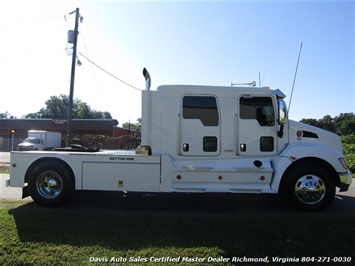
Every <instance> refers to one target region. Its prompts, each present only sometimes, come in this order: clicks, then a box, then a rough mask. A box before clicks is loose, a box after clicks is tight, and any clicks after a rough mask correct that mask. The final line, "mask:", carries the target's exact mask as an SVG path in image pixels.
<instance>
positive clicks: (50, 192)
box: [28, 161, 75, 207]
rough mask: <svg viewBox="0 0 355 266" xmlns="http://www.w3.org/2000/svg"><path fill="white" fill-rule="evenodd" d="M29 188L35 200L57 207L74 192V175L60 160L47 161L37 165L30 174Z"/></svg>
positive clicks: (41, 203) (43, 204)
mask: <svg viewBox="0 0 355 266" xmlns="http://www.w3.org/2000/svg"><path fill="white" fill-rule="evenodd" d="M28 188H29V192H30V195H31V197H32V198H33V200H34V201H35V202H37V203H38V204H40V205H42V206H46V207H56V206H59V205H61V204H63V203H64V202H65V201H67V200H68V199H69V198H70V197H71V196H72V195H73V193H74V189H75V186H74V177H73V176H72V174H71V172H70V171H69V170H68V168H67V167H66V166H65V165H63V164H62V163H60V162H56V161H46V162H42V163H40V164H39V165H37V166H36V167H35V168H34V170H33V171H32V173H31V174H30V176H29V180H28Z"/></svg>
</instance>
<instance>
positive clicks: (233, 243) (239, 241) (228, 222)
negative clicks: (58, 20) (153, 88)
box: [0, 194, 355, 265]
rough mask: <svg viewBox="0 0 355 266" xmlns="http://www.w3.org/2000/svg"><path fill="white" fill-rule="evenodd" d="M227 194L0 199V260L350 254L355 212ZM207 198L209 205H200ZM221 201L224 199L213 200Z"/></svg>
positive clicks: (13, 262)
mask: <svg viewBox="0 0 355 266" xmlns="http://www.w3.org/2000/svg"><path fill="white" fill-rule="evenodd" d="M99 195H100V194H99ZM96 197H97V196H96ZM153 198H154V197H153ZM90 199H91V200H92V202H90ZM216 199H219V200H222V201H219V202H218V203H216V202H215V200H216ZM230 199H231V197H230V196H228V197H226V198H222V199H221V198H212V199H207V200H206V199H205V198H202V199H201V198H195V197H193V198H189V199H188V200H185V199H181V198H177V199H175V202H174V199H173V201H172V202H170V203H168V201H169V200H166V198H159V197H158V198H157V199H150V198H148V199H144V201H145V202H143V203H142V201H143V199H142V198H140V197H136V198H133V199H131V202H130V203H125V199H124V198H120V199H119V200H120V201H121V202H118V201H119V200H118V201H117V199H116V198H111V199H110V200H114V201H115V203H112V202H111V203H108V202H106V203H105V202H104V203H93V202H96V200H97V199H96V200H95V199H94V198H92V197H91V196H90V197H89V199H88V201H89V202H88V203H85V204H83V203H82V202H80V200H79V203H74V204H72V205H70V206H65V207H61V208H57V209H48V208H42V207H39V206H37V205H36V204H35V203H32V202H30V203H28V202H27V203H24V202H21V201H18V202H17V201H4V200H2V201H0V232H1V234H0V265H92V264H93V263H92V262H90V260H91V261H93V260H97V261H99V259H102V260H108V261H110V260H111V259H112V258H114V259H115V260H116V261H122V260H127V262H128V263H126V264H127V265H130V264H132V265H147V263H144V262H141V263H139V262H138V263H129V260H135V261H139V260H143V261H144V260H145V259H146V260H148V262H149V260H150V259H151V258H153V257H154V258H157V260H162V258H165V259H166V258H167V257H170V258H175V257H180V258H181V257H189V258H191V259H195V258H196V257H198V258H200V259H201V258H202V259H203V258H205V260H208V258H220V257H221V256H222V257H224V258H232V257H243V256H246V257H253V258H255V257H265V256H268V257H269V259H270V260H271V257H272V256H278V257H294V256H296V257H303V256H312V257H313V256H316V257H318V256H330V257H333V256H337V257H339V256H351V255H353V254H354V250H355V242H354V240H353V236H354V235H355V229H354V222H355V214H354V212H350V213H349V212H342V211H339V212H336V213H335V215H334V213H333V212H332V210H330V211H324V212H322V213H316V214H314V213H299V212H295V211H293V210H289V209H288V208H286V209H284V208H283V207H282V206H276V207H271V209H269V210H268V209H266V210H261V209H258V207H257V206H255V207H256V209H257V210H256V211H253V210H250V209H244V208H241V209H240V208H237V209H235V208H234V207H233V206H234V205H233V204H230V202H229V200H230ZM242 200H243V199H242ZM147 202H148V203H147ZM206 203H209V204H210V205H212V207H203V206H205V204H206ZM159 204H160V205H159ZM165 204H166V205H165ZM220 204H223V205H227V207H226V208H220V209H217V208H215V206H219V205H220ZM168 205H171V208H172V210H171V209H169V208H168V207H167V206H168ZM210 205H209V206H210ZM230 206H232V207H230ZM266 207H267V206H266ZM353 259H355V258H353ZM94 264H100V263H99V262H97V263H94ZM109 264H110V263H109ZM112 264H113V263H112ZM148 264H151V263H148ZM152 264H154V265H158V264H157V263H152ZM171 264H175V263H171V262H170V263H168V262H161V263H159V265H171ZM181 264H182V265H184V264H187V263H181ZM190 264H191V263H190ZM190 264H189V265H190ZM193 265H200V263H193ZM214 265H222V263H215V264H214ZM223 265H232V263H231V262H230V261H229V262H227V263H223Z"/></svg>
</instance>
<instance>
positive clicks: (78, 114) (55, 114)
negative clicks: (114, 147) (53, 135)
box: [25, 94, 112, 119]
mask: <svg viewBox="0 0 355 266" xmlns="http://www.w3.org/2000/svg"><path fill="white" fill-rule="evenodd" d="M45 104H46V107H43V108H41V109H40V110H39V111H38V112H36V113H30V114H27V115H25V118H55V119H66V118H67V117H68V105H69V96H67V95H64V94H61V95H59V96H51V97H50V98H49V100H47V101H46V102H45ZM72 118H74V119H112V116H111V114H110V113H109V112H101V111H96V110H94V109H92V108H91V107H90V105H88V104H87V103H86V102H83V101H81V100H79V99H75V100H74V101H73V117H72Z"/></svg>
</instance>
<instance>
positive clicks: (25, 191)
mask: <svg viewBox="0 0 355 266" xmlns="http://www.w3.org/2000/svg"><path fill="white" fill-rule="evenodd" d="M29 196H30V192H29V190H28V186H25V187H23V188H22V198H23V199H24V198H27V197H29Z"/></svg>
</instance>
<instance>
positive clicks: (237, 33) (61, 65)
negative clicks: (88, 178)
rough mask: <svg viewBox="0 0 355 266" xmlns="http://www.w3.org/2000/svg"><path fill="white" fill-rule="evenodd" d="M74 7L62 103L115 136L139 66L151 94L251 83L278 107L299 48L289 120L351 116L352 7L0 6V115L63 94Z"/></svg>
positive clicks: (130, 109) (137, 98)
mask: <svg viewBox="0 0 355 266" xmlns="http://www.w3.org/2000/svg"><path fill="white" fill-rule="evenodd" d="M77 7H78V8H79V9H80V15H81V16H82V17H83V21H82V23H79V36H78V54H77V57H78V59H79V60H80V61H81V63H82V65H81V66H76V71H75V87H74V98H77V99H80V100H82V101H84V102H86V103H88V105H90V106H91V108H92V109H95V110H97V111H108V112H110V113H111V115H112V117H113V118H114V119H117V120H118V121H119V125H122V124H123V123H125V122H128V121H130V122H132V123H134V122H136V120H137V118H140V117H141V92H140V90H144V89H145V80H144V78H143V75H142V70H143V68H144V67H146V68H147V69H148V71H149V73H150V75H151V78H152V89H153V90H155V89H156V88H157V87H158V86H159V85H164V84H191V85H197V84H200V85H218V86H230V85H231V82H233V83H248V82H252V81H256V83H257V85H259V81H260V83H261V85H262V86H270V87H271V89H280V90H281V91H283V92H284V94H286V95H287V97H286V98H285V101H286V103H289V100H290V96H291V91H292V84H293V79H294V75H295V70H296V64H297V59H298V55H299V51H300V45H301V43H303V46H302V52H301V58H300V62H299V67H298V73H297V78H296V82H295V87H294V92H293V97H292V103H291V106H290V107H291V108H290V113H289V116H290V119H293V120H297V121H298V120H301V119H302V118H316V119H320V118H323V117H324V116H325V115H331V116H332V117H334V116H338V115H339V114H340V113H348V112H355V89H354V43H355V42H354V40H355V38H354V25H355V23H354V11H355V5H354V2H353V1H223V2H220V1H194V2H192V1H174V2H170V1H165V2H161V1H139V2H137V1H130V2H125V1H65V0H64V1H50V0H47V1H35V0H26V1H24V0H23V1H20V0H11V1H10V0H0V12H1V13H0V21H1V26H0V57H1V58H0V113H4V112H9V113H10V114H11V115H13V116H15V117H17V118H21V117H23V116H24V115H26V114H28V113H34V112H37V111H39V110H40V109H41V108H43V107H45V101H46V100H48V99H49V98H50V96H59V95H60V94H66V95H69V90H70V74H71V61H72V57H71V55H70V53H69V54H68V52H67V50H69V51H71V49H70V48H71V46H70V45H69V44H68V43H67V32H68V30H73V29H74V22H75V20H74V19H75V15H70V14H69V13H70V12H72V11H74V10H75V9H76V8H77ZM66 48H68V49H67V50H66ZM85 57H86V58H88V59H89V60H91V61H92V62H94V63H95V64H96V65H97V66H100V67H101V68H102V69H104V70H106V71H107V72H109V73H110V74H112V75H113V76H115V77H113V76H111V75H109V74H107V73H106V72H104V71H103V70H102V69H100V68H98V67H97V66H95V65H94V64H93V63H91V62H90V61H88V60H87V59H86V58H85ZM259 77H260V79H259ZM116 78H118V79H120V80H122V81H124V82H125V83H128V84H129V85H131V86H133V87H134V88H132V87H131V86H128V85H126V84H125V83H122V82H121V81H119V80H118V79H116Z"/></svg>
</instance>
